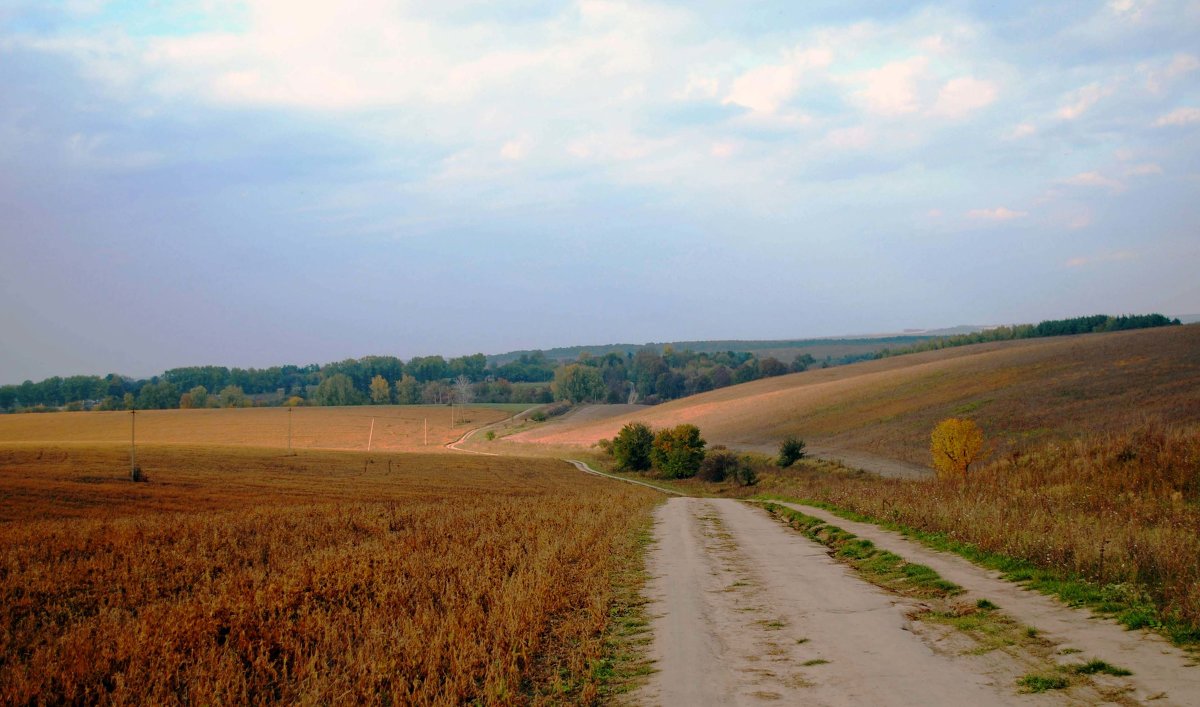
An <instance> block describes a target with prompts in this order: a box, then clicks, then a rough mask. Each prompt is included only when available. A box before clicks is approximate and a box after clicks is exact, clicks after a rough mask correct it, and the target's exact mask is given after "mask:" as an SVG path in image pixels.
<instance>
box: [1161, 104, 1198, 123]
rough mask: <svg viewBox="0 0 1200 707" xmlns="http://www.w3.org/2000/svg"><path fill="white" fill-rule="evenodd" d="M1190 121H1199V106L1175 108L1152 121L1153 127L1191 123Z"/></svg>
mask: <svg viewBox="0 0 1200 707" xmlns="http://www.w3.org/2000/svg"><path fill="white" fill-rule="evenodd" d="M1192 123H1200V108H1176V109H1175V110H1173V111H1171V112H1170V113H1167V114H1166V115H1163V116H1160V117H1159V119H1158V120H1156V121H1154V125H1155V127H1159V128H1161V127H1165V126H1168V125H1176V126H1178V125H1191V124H1192Z"/></svg>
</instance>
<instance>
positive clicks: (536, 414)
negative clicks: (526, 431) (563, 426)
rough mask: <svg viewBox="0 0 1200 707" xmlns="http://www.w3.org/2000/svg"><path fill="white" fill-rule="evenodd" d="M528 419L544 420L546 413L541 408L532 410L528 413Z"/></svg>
mask: <svg viewBox="0 0 1200 707" xmlns="http://www.w3.org/2000/svg"><path fill="white" fill-rule="evenodd" d="M529 419H530V420H533V421H534V422H545V421H546V413H545V412H542V411H541V410H534V411H533V412H532V413H530V415H529Z"/></svg>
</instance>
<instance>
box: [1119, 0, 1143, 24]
mask: <svg viewBox="0 0 1200 707" xmlns="http://www.w3.org/2000/svg"><path fill="white" fill-rule="evenodd" d="M1152 2H1153V0H1110V1H1109V3H1108V9H1109V10H1110V11H1111V12H1112V13H1113V14H1114V15H1117V16H1119V17H1121V18H1122V19H1130V20H1133V21H1135V22H1136V21H1140V20H1141V19H1142V18H1143V17H1144V16H1145V14H1146V10H1147V9H1148V8H1149V7H1150V5H1151V4H1152Z"/></svg>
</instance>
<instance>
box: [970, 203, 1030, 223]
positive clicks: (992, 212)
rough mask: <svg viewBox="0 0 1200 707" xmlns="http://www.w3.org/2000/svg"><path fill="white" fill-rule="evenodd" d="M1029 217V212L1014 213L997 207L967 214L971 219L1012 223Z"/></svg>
mask: <svg viewBox="0 0 1200 707" xmlns="http://www.w3.org/2000/svg"><path fill="white" fill-rule="evenodd" d="M1028 215H1029V212H1028V211H1014V210H1012V209H1009V208H1006V207H1003V206H997V207H996V208H994V209H972V210H971V211H968V212H967V216H968V217H969V218H973V219H979V220H981V221H1012V220H1013V219H1018V218H1024V217H1026V216H1028Z"/></svg>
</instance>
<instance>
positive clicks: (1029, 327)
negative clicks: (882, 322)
mask: <svg viewBox="0 0 1200 707" xmlns="http://www.w3.org/2000/svg"><path fill="white" fill-rule="evenodd" d="M1180 324H1182V322H1180V320H1179V319H1170V318H1168V317H1165V316H1163V315H1161V314H1123V315H1121V316H1117V317H1114V316H1111V315H1108V314H1095V315H1092V316H1087V317H1072V318H1069V319H1047V320H1044V321H1042V322H1039V323H1037V324H1015V325H1013V326H1000V327H995V328H993V329H985V330H984V331H979V332H975V333H974V334H958V335H956V336H946V337H938V338H936V339H930V340H928V341H922V342H920V343H918V344H913V345H912V346H905V347H903V348H899V349H890V348H885V349H882V350H881V351H879V352H878V353H876V354H875V356H874V357H875V358H887V357H888V356H902V355H904V354H910V353H918V352H920V351H935V350H937V349H948V348H953V347H955V346H968V345H970V344H983V343H987V342H991V341H1011V340H1013V339H1037V338H1041V337H1046V336H1071V335H1074V334H1096V333H1101V332H1109V331H1128V330H1131V329H1153V328H1155V327H1163V326H1179V325H1180Z"/></svg>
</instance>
